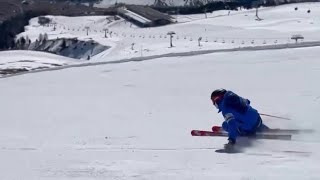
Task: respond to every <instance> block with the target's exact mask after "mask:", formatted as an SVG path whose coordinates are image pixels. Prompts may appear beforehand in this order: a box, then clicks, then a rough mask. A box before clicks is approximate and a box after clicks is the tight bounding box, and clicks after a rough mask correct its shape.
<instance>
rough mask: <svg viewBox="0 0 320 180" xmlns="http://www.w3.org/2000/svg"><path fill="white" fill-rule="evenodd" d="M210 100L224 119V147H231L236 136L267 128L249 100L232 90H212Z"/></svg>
mask: <svg viewBox="0 0 320 180" xmlns="http://www.w3.org/2000/svg"><path fill="white" fill-rule="evenodd" d="M211 100H212V102H213V105H214V106H215V107H216V108H217V109H218V110H219V111H218V113H220V112H222V115H223V117H224V119H225V121H224V122H223V123H222V128H223V130H225V131H227V132H228V136H229V138H228V143H227V144H225V145H224V148H225V149H232V148H233V145H234V144H235V143H236V139H237V137H238V136H243V135H246V136H249V135H254V134H255V133H256V132H257V131H262V130H263V129H265V128H268V127H267V126H265V125H264V124H263V123H262V119H261V117H260V115H259V113H258V111H257V110H256V109H254V108H252V107H251V106H250V101H249V100H248V99H244V98H242V97H240V96H238V95H237V94H235V93H233V92H232V91H228V90H225V89H217V90H215V91H213V92H212V94H211Z"/></svg>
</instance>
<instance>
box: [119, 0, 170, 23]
mask: <svg viewBox="0 0 320 180" xmlns="http://www.w3.org/2000/svg"><path fill="white" fill-rule="evenodd" d="M118 14H119V15H120V16H122V17H123V18H125V19H127V20H128V21H131V22H132V23H134V24H136V25H137V26H140V27H152V26H163V25H167V24H171V23H173V22H174V20H173V18H172V17H171V16H170V15H167V14H163V13H161V12H159V11H157V10H154V9H152V8H151V7H148V6H139V5H125V6H122V7H119V8H118Z"/></svg>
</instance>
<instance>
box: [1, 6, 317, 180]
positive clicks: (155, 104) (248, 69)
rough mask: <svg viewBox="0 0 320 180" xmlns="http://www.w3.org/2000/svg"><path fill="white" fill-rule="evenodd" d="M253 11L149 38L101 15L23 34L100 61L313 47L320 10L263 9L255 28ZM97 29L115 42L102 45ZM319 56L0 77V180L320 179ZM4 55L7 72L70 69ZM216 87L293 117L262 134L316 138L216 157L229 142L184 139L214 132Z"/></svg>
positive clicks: (287, 52)
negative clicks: (84, 48)
mask: <svg viewBox="0 0 320 180" xmlns="http://www.w3.org/2000/svg"><path fill="white" fill-rule="evenodd" d="M296 6H297V7H299V10H298V11H294V7H296ZM311 7H312V8H311ZM309 8H311V13H310V14H307V13H306V10H307V9H309ZM223 13H225V14H223ZM294 13H295V14H294ZM254 14H255V12H254V11H251V10H250V11H239V12H231V13H230V15H229V16H228V12H227V11H220V12H215V13H213V14H208V17H209V18H207V19H204V17H201V16H200V15H194V16H181V17H178V21H179V23H177V24H174V25H169V26H165V27H158V28H148V29H140V28H137V27H135V26H133V25H131V24H130V23H128V22H126V21H124V20H119V21H113V20H112V22H110V21H109V20H107V19H106V18H107V17H103V16H94V17H74V18H67V17H54V16H51V17H52V18H53V20H54V22H56V23H57V25H56V26H57V30H56V31H53V27H52V26H49V27H40V26H38V25H37V22H36V21H37V20H36V19H33V20H32V21H31V24H30V26H27V27H26V32H25V33H23V34H22V35H29V36H30V38H31V39H32V38H36V37H37V36H38V34H39V32H42V33H44V32H47V33H48V34H49V38H56V37H64V36H65V37H79V39H87V40H89V39H94V40H95V41H97V42H99V43H101V44H103V45H104V44H105V45H110V46H112V48H110V49H108V50H107V51H105V52H102V53H100V54H98V55H96V56H95V58H93V60H92V62H98V63H99V62H112V61H113V60H120V59H122V58H131V57H140V56H143V57H145V56H151V55H157V54H165V53H177V52H189V51H197V50H205V49H210V50H214V49H228V48H233V47H239V46H241V47H246V46H260V45H262V46H263V43H262V42H263V41H264V40H265V41H267V43H266V45H270V44H274V40H277V43H278V44H280V43H283V44H285V43H289V40H288V38H290V37H291V35H292V34H296V33H299V34H302V35H303V36H305V39H304V41H307V42H310V41H319V40H320V39H319V36H320V34H319V30H320V29H319V28H320V26H319V25H318V23H319V17H320V16H319V15H320V3H304V4H291V5H285V6H278V7H275V8H264V9H263V10H261V13H260V17H261V18H262V19H264V20H263V21H255V20H254V19H255V18H254ZM108 18H110V17H108ZM235 22H236V23H235ZM86 26H89V27H90V32H89V35H88V36H87V35H86V31H84V30H83V29H84V28H85V27H86ZM291 27H293V28H292V29H291ZM103 28H108V30H110V31H112V32H113V33H112V34H108V38H104V31H103ZM72 29H75V30H72ZM77 29H79V31H77ZM80 30H82V31H80ZM172 30H173V31H175V32H176V33H177V36H179V39H174V45H175V47H174V48H168V45H169V42H168V37H167V38H166V39H165V38H164V36H165V34H166V32H168V31H172ZM110 35H111V37H109V36H110ZM200 35H202V36H203V37H207V38H208V42H207V43H205V42H202V46H201V47H199V46H198V44H197V43H198V42H197V41H196V39H198V38H199V36H200ZM139 36H140V37H139ZM143 36H144V38H143ZM153 36H155V38H153ZM160 36H162V38H160ZM184 36H186V37H187V40H184ZM149 37H151V38H149ZM191 38H192V39H193V41H190V39H191ZM204 39H205V38H204ZM214 40H217V42H214ZM222 40H225V42H224V43H223V42H222ZM232 40H234V41H235V42H234V43H232ZM252 40H254V43H253V44H252V43H251V41H252ZM242 41H245V44H242ZM132 43H135V45H134V48H133V49H134V50H132V49H131V45H132ZM290 43H293V42H291V41H290ZM141 50H142V51H141ZM319 51H320V47H311V48H297V49H280V50H261V51H236V52H219V53H212V54H206V55H197V56H183V57H164V58H158V59H152V60H149V61H139V62H137V61H135V62H127V63H121V62H123V61H118V63H113V64H106V65H98V64H96V66H87V67H78V68H68V69H62V70H59V71H45V72H41V73H30V74H24V75H21V76H14V77H9V78H1V79H0V89H1V94H0V99H1V100H2V102H3V103H2V104H1V106H0V107H1V108H0V113H1V120H0V121H1V126H0V159H1V161H0V172H1V173H0V179H1V180H2V179H4V180H7V179H28V180H39V179H41V180H42V179H54V180H57V179H58V180H70V179H79V180H90V179H123V180H140V179H154V180H157V179H159V180H163V179H170V180H172V179H179V180H180V179H190V180H192V179H201V180H206V179H208V180H209V179H210V180H212V179H228V180H229V179H240V180H248V179H250V180H251V179H259V180H274V179H281V180H301V179H312V180H313V179H314V180H315V179H319V178H320V166H319V159H320V153H319V147H320V141H319V138H320V134H319V132H318V131H317V127H319V126H320V122H319V121H318V119H317V118H318V116H319V109H320V93H319V92H320V86H319V83H318V79H319V76H320V61H319ZM33 53H35V54H33ZM0 57H1V58H4V60H2V59H1V61H0V62H1V63H3V62H4V63H6V64H8V63H10V62H17V61H20V62H21V60H30V59H32V60H33V61H37V62H39V63H41V62H46V63H49V62H57V61H59V62H62V63H68V64H71V65H73V60H70V59H69V58H63V57H60V56H56V55H51V54H47V53H38V52H28V51H11V52H1V53H0ZM42 57H43V58H42ZM146 59H147V58H146ZM69 60H70V61H69ZM23 62H24V61H23ZM23 62H21V63H22V64H21V66H22V65H23ZM91 65H94V64H91ZM17 66H18V67H19V64H17ZM221 87H224V88H227V89H231V90H233V91H235V92H236V93H238V94H239V95H242V96H244V97H246V98H248V99H250V100H251V103H252V105H253V106H254V107H256V108H257V109H258V110H259V112H261V113H267V114H272V115H277V116H284V117H289V118H291V120H287V121H286V120H279V119H274V118H270V117H269V118H268V117H264V118H263V119H264V122H265V123H266V124H267V125H269V126H270V127H274V128H299V129H300V128H301V129H314V130H315V133H313V134H299V135H294V136H293V140H292V141H276V140H257V141H254V142H249V143H248V147H247V148H245V149H244V152H243V153H239V154H219V153H216V152H215V150H216V149H220V148H221V147H222V146H223V144H224V143H225V142H226V141H227V139H226V138H224V137H217V138H212V137H192V136H191V135H190V131H191V130H192V129H204V130H210V129H211V126H213V125H220V124H221V123H222V121H223V118H222V117H221V115H220V114H218V113H217V110H216V109H215V108H214V106H212V103H211V101H210V99H209V96H210V94H211V92H212V90H214V89H216V88H221Z"/></svg>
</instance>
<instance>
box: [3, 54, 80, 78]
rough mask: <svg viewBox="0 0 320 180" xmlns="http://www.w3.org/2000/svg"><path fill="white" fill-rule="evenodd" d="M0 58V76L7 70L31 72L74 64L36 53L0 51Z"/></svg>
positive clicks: (52, 55) (69, 59)
mask: <svg viewBox="0 0 320 180" xmlns="http://www.w3.org/2000/svg"><path fill="white" fill-rule="evenodd" d="M0 57H1V58H0V76H1V75H3V74H6V73H5V72H7V71H8V69H11V70H12V69H13V70H14V69H23V70H25V71H31V70H38V69H45V68H52V67H57V66H65V65H68V64H74V63H76V61H75V60H74V59H71V58H66V57H62V56H58V55H54V54H50V53H44V52H36V51H21V50H16V51H2V52H0ZM9 74H11V73H9Z"/></svg>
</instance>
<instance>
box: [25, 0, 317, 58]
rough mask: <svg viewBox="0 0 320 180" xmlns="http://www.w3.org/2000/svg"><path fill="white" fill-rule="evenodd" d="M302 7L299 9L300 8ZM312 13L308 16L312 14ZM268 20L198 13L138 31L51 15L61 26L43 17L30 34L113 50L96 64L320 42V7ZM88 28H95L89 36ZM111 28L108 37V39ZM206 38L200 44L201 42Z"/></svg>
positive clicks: (276, 10)
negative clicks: (299, 38) (44, 21)
mask: <svg viewBox="0 0 320 180" xmlns="http://www.w3.org/2000/svg"><path fill="white" fill-rule="evenodd" d="M295 7H298V10H297V11H295V10H294V8H295ZM309 9H310V10H311V13H307V11H308V10H309ZM259 16H260V18H262V19H263V20H262V21H256V20H255V19H256V17H255V10H244V11H231V12H230V14H229V11H216V12H213V13H208V14H207V17H208V18H205V15H204V14H198V15H185V16H182V15H179V16H177V17H176V18H177V20H178V23H176V24H172V25H168V26H163V27H155V28H138V27H136V26H134V25H132V24H131V23H129V22H127V21H125V20H123V19H121V20H112V17H108V16H92V17H61V16H58V17H57V16H49V17H50V18H52V21H53V22H54V23H56V30H54V27H53V25H51V26H49V27H47V26H44V27H42V26H39V24H38V23H37V18H34V19H32V20H31V21H30V25H29V26H27V27H26V32H24V33H22V34H21V35H24V36H26V35H28V36H29V37H30V39H32V40H35V39H36V38H37V37H38V35H39V33H44V32H46V33H47V34H48V35H49V39H55V38H57V37H59V38H62V37H68V38H70V37H77V38H78V39H80V40H90V39H93V40H95V41H97V42H99V43H100V44H102V45H106V46H111V47H112V48H110V49H108V50H106V51H104V52H102V53H100V54H98V55H97V56H95V57H93V58H92V59H91V60H95V61H113V60H117V59H122V58H131V57H141V56H143V57H145V56H152V55H159V54H167V53H173V52H189V51H198V50H212V49H230V48H239V47H248V46H265V45H276V44H288V43H289V44H293V43H295V41H294V40H292V39H291V37H292V36H293V35H295V34H300V35H302V36H303V37H304V40H303V41H305V42H311V41H320V34H319V31H320V26H319V22H320V19H319V17H320V3H300V4H289V5H283V6H277V7H268V8H262V9H261V10H260V12H259ZM86 27H89V32H88V35H87V32H86ZM105 29H107V31H108V34H107V38H105V31H104V30H105ZM169 31H174V32H175V33H176V35H174V37H173V45H174V46H175V47H174V48H169V46H170V44H169V36H168V35H167V33H168V32H169ZM200 37H201V41H200V46H199V42H198V40H199V38H200Z"/></svg>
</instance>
